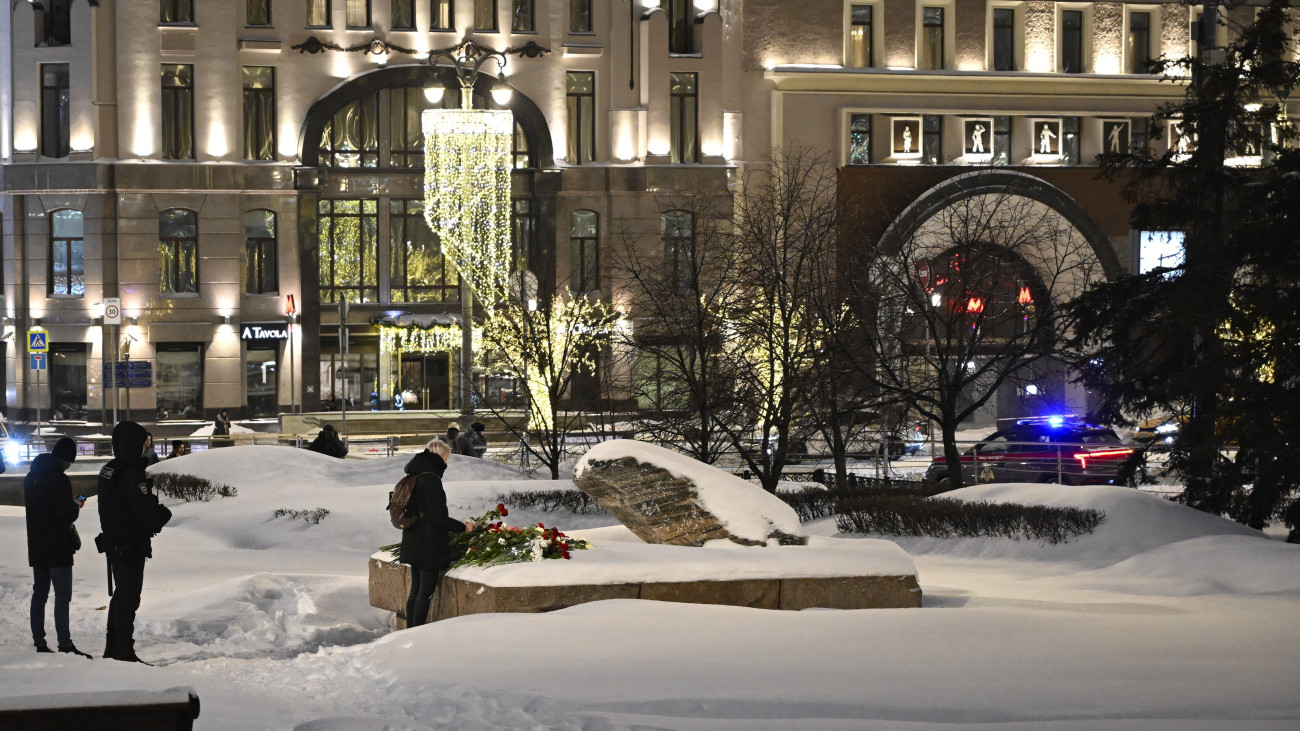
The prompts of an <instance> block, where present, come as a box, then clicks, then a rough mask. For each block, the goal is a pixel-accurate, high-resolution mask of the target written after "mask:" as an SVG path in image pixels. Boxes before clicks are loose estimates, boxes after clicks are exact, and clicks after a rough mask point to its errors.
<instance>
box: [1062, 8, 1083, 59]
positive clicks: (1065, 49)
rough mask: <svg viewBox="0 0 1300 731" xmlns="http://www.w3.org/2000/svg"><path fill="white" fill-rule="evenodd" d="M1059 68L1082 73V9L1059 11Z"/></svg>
mask: <svg viewBox="0 0 1300 731" xmlns="http://www.w3.org/2000/svg"><path fill="white" fill-rule="evenodd" d="M1061 70H1062V71H1064V72H1065V73H1067V74H1081V73H1083V11H1082V10H1062V11H1061Z"/></svg>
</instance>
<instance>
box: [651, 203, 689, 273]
mask: <svg viewBox="0 0 1300 731" xmlns="http://www.w3.org/2000/svg"><path fill="white" fill-rule="evenodd" d="M659 219H660V223H661V224H662V227H663V236H664V275H665V277H666V278H667V281H668V282H670V283H672V284H673V286H674V287H676V288H677V290H678V291H683V292H684V291H686V290H688V289H689V288H690V282H691V263H692V261H693V260H694V257H695V216H694V215H693V214H692V213H691V212H690V211H664V212H663V213H662V214H660V216H659Z"/></svg>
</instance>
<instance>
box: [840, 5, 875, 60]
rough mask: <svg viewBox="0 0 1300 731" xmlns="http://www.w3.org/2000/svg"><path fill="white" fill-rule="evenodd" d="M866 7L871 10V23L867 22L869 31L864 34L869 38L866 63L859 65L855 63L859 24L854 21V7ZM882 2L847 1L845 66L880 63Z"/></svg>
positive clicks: (845, 14) (845, 7)
mask: <svg viewBox="0 0 1300 731" xmlns="http://www.w3.org/2000/svg"><path fill="white" fill-rule="evenodd" d="M858 7H865V8H868V9H869V10H870V11H871V23H869V24H866V27H867V29H868V31H869V32H868V33H867V34H866V35H864V37H865V38H867V39H868V48H867V58H866V64H865V65H861V66H859V65H858V64H856V63H854V50H855V49H854V46H855V44H854V34H853V31H854V29H855V28H858V27H859V24H857V23H854V22H853V9H854V8H858ZM880 30H881V22H880V3H879V2H877V1H875V0H868V1H860V2H846V3H845V4H844V66H845V68H854V69H870V68H876V67H878V66H879V65H880V59H879V58H877V56H878V54H877V50H878V49H879V48H880V41H881V38H880Z"/></svg>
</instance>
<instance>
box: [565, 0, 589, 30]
mask: <svg viewBox="0 0 1300 731" xmlns="http://www.w3.org/2000/svg"><path fill="white" fill-rule="evenodd" d="M569 32H570V33H590V32H591V0H569Z"/></svg>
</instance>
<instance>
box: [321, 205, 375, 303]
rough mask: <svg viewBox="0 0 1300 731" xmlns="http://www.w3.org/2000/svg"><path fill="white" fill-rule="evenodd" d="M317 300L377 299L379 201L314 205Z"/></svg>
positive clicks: (364, 300)
mask: <svg viewBox="0 0 1300 731" xmlns="http://www.w3.org/2000/svg"><path fill="white" fill-rule="evenodd" d="M316 233H317V236H318V237H319V238H318V241H317V250H318V251H319V254H318V255H319V257H320V301H321V302H338V301H339V300H340V299H347V301H349V302H353V303H356V302H377V301H378V300H379V274H378V269H379V249H378V242H379V203H378V201H375V200H373V199H363V200H323V201H320V202H319V204H318V207H317V220H316Z"/></svg>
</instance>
